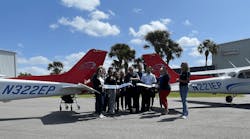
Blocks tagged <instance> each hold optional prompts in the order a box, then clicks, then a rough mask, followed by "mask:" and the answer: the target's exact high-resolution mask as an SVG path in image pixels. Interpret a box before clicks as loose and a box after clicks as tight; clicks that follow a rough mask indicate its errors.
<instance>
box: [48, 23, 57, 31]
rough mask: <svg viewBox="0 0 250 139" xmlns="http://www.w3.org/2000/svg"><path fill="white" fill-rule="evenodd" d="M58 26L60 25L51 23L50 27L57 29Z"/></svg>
mask: <svg viewBox="0 0 250 139" xmlns="http://www.w3.org/2000/svg"><path fill="white" fill-rule="evenodd" d="M58 27H59V25H58V24H51V25H49V28H51V29H52V30H55V29H57V28H58Z"/></svg>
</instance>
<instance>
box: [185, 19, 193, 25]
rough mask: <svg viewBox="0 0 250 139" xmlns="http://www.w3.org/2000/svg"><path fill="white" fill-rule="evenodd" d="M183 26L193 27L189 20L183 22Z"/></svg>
mask: <svg viewBox="0 0 250 139" xmlns="http://www.w3.org/2000/svg"><path fill="white" fill-rule="evenodd" d="M183 24H184V25H185V26H191V25H192V23H191V22H190V21H189V20H188V19H187V20H185V21H184V22H183Z"/></svg>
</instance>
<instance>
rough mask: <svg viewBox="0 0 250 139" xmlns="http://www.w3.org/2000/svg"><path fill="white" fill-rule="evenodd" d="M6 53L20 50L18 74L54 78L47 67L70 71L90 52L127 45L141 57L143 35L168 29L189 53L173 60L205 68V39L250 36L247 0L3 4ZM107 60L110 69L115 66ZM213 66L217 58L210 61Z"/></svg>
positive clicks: (0, 32)
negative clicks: (202, 48) (59, 65)
mask: <svg viewBox="0 0 250 139" xmlns="http://www.w3.org/2000/svg"><path fill="white" fill-rule="evenodd" d="M0 3H1V4H0V19H1V22H0V49H2V50H8V51H15V52H17V72H18V73H19V72H29V73H32V74H34V75H40V74H48V71H47V65H48V63H50V62H52V61H61V62H63V63H64V65H65V70H68V69H69V68H70V67H71V66H72V65H73V64H75V62H76V61H77V60H79V59H80V58H81V57H82V56H83V55H84V54H85V53H86V52H87V51H88V50H89V49H92V48H97V49H102V50H107V51H109V50H110V48H111V46H112V45H114V44H116V43H126V44H128V45H129V46H131V48H133V49H135V50H136V51H137V54H136V56H137V57H140V56H141V55H142V54H146V53H152V52H153V49H152V48H151V49H147V50H144V49H143V46H144V44H145V42H144V41H143V36H144V35H145V34H146V33H147V32H149V31H153V30H157V29H165V30H167V31H169V32H170V33H171V36H170V37H171V38H172V39H173V40H175V41H176V42H178V43H179V44H180V45H181V46H182V48H183V49H184V52H183V53H182V56H181V58H180V59H176V60H174V61H171V62H170V65H171V66H172V67H178V66H179V65H180V63H181V62H182V61H186V62H188V63H189V64H190V66H202V65H204V64H205V62H204V59H205V57H204V56H203V55H202V56H201V55H198V54H197V52H196V47H197V45H198V44H199V43H200V42H202V41H203V40H205V39H212V40H213V41H215V42H216V43H217V44H220V43H225V42H230V41H236V40H240V39H246V38H249V37H250V26H249V25H250V15H249V12H250V10H249V5H250V1H247V0H146V1H145V0H136V1H135V0H123V1H121V0H107V1H100V0H39V1H38V0H1V2H0ZM110 61H111V60H110V59H109V58H107V59H106V61H105V65H106V66H107V65H109V64H110ZM209 63H210V64H211V58H210V60H209Z"/></svg>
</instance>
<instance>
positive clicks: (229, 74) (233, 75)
mask: <svg viewBox="0 0 250 139" xmlns="http://www.w3.org/2000/svg"><path fill="white" fill-rule="evenodd" d="M228 76H230V77H235V76H236V73H235V72H230V73H228Z"/></svg>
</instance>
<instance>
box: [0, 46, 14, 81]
mask: <svg viewBox="0 0 250 139" xmlns="http://www.w3.org/2000/svg"><path fill="white" fill-rule="evenodd" d="M3 75H4V76H6V77H16V53H15V52H10V51H5V50H0V76H3Z"/></svg>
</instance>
